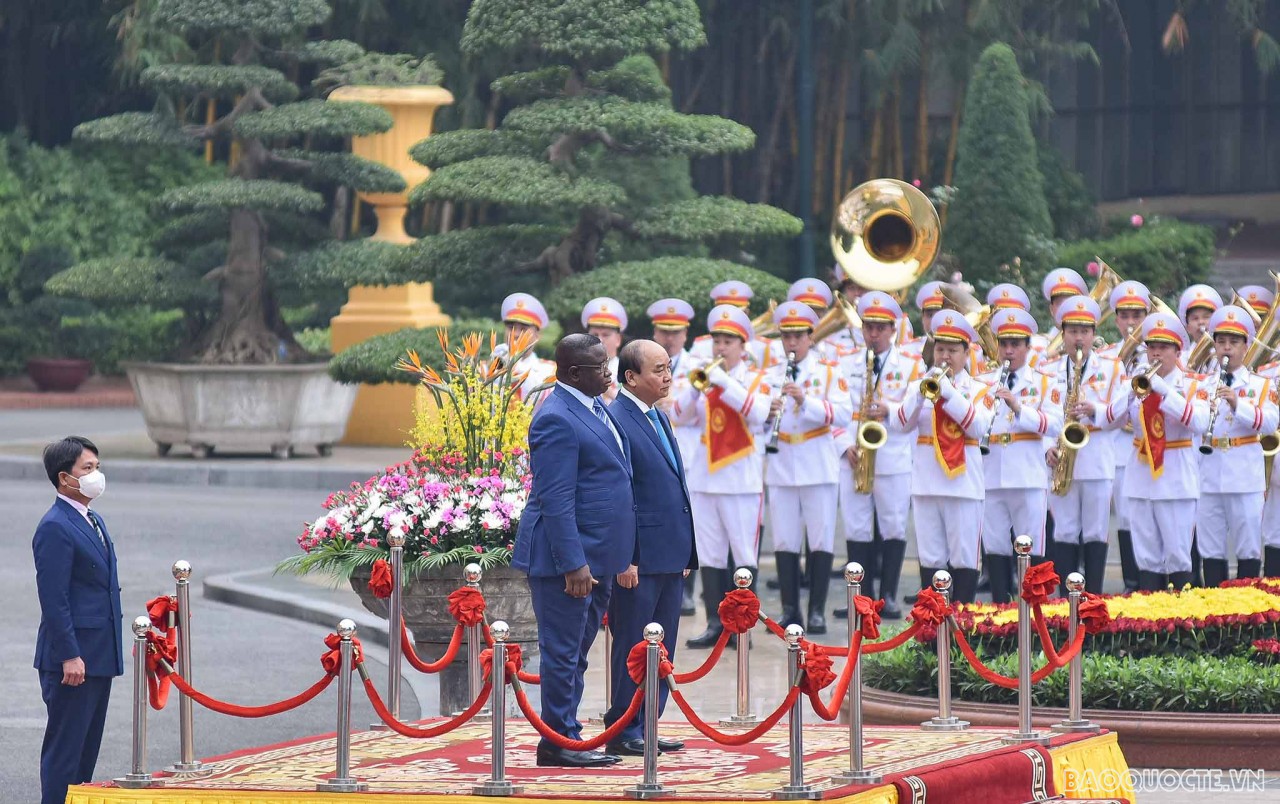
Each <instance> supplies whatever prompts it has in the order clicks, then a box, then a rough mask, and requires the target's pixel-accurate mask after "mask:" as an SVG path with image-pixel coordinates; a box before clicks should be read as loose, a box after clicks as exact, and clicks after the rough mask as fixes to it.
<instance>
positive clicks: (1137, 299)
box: [1099, 282, 1151, 592]
mask: <svg viewBox="0 0 1280 804" xmlns="http://www.w3.org/2000/svg"><path fill="white" fill-rule="evenodd" d="M1108 303H1109V304H1110V305H1111V311H1112V313H1113V314H1114V315H1115V322H1116V329H1117V330H1118V331H1119V332H1120V340H1118V341H1116V342H1115V343H1113V344H1110V345H1108V346H1107V347H1106V348H1104V349H1102V350H1101V351H1100V352H1099V355H1101V356H1102V357H1105V358H1115V359H1119V357H1120V352H1121V350H1122V349H1123V348H1124V346H1125V342H1126V341H1127V339H1128V338H1129V335H1130V333H1132V334H1133V337H1134V338H1138V337H1139V336H1140V335H1141V332H1142V329H1141V328H1142V320H1143V319H1144V318H1146V317H1147V315H1148V314H1149V313H1150V312H1151V291H1149V290H1147V286H1146V285H1144V284H1142V283H1141V282H1122V283H1120V284H1119V285H1117V286H1116V287H1115V288H1114V289H1113V290H1112V291H1111V296H1110V298H1109V299H1108ZM1146 362H1147V347H1146V346H1144V345H1143V344H1142V343H1138V344H1137V346H1136V347H1135V348H1134V349H1133V353H1132V355H1131V356H1129V357H1128V359H1127V362H1125V364H1124V368H1125V372H1126V373H1127V374H1132V373H1133V372H1132V367H1133V366H1136V365H1138V364H1139V363H1146ZM1112 438H1113V440H1114V444H1115V453H1116V455H1115V458H1116V477H1115V480H1114V481H1113V482H1112V484H1111V504H1112V506H1113V507H1114V508H1115V518H1116V543H1117V546H1118V547H1119V548H1120V574H1121V576H1122V577H1123V578H1124V590H1125V591H1126V592H1136V591H1137V590H1138V562H1137V561H1136V560H1135V559H1134V557H1133V534H1132V533H1131V532H1130V530H1129V506H1128V498H1127V497H1125V492H1124V472H1125V467H1127V466H1128V465H1129V462H1130V461H1131V460H1132V459H1133V422H1130V421H1126V422H1125V423H1124V426H1123V427H1121V428H1120V429H1117V430H1115V431H1114V434H1113V435H1112Z"/></svg>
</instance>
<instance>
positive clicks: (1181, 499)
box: [1108, 369, 1209, 574]
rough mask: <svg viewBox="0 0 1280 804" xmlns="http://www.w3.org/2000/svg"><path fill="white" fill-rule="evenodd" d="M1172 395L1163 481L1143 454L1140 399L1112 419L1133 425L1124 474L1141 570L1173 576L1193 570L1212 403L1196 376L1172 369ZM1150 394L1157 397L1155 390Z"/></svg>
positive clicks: (1121, 406) (1129, 398)
mask: <svg viewBox="0 0 1280 804" xmlns="http://www.w3.org/2000/svg"><path fill="white" fill-rule="evenodd" d="M1165 382H1166V383H1167V384H1168V385H1169V393H1168V394H1166V395H1165V396H1164V397H1163V398H1161V400H1160V411H1161V412H1163V413H1164V442H1165V445H1164V449H1165V451H1164V465H1163V468H1162V469H1161V470H1160V473H1159V477H1156V476H1155V472H1154V471H1153V470H1152V468H1151V466H1150V462H1149V460H1148V458H1147V456H1146V454H1145V452H1144V451H1143V449H1142V442H1143V435H1142V430H1143V428H1142V424H1141V420H1142V417H1141V408H1142V400H1141V399H1140V398H1139V397H1137V396H1136V395H1132V394H1129V395H1126V396H1125V397H1123V398H1118V399H1117V400H1116V402H1115V403H1113V404H1112V406H1111V407H1110V408H1109V409H1108V415H1109V416H1114V417H1119V418H1124V417H1127V418H1128V419H1129V420H1130V421H1132V422H1133V425H1134V434H1135V438H1134V441H1135V442H1136V443H1135V446H1138V447H1139V448H1138V449H1137V450H1135V451H1134V457H1133V459H1132V460H1131V461H1130V463H1129V467H1128V468H1127V469H1126V470H1125V475H1124V483H1125V492H1126V494H1127V495H1128V497H1129V527H1130V529H1131V530H1132V531H1133V552H1134V558H1135V559H1136V560H1137V562H1138V569H1139V570H1141V571H1143V572H1154V573H1157V574H1169V573H1174V572H1187V573H1189V572H1190V571H1191V535H1192V532H1193V529H1194V528H1195V521H1196V500H1197V498H1198V497H1199V496H1200V466H1199V460H1198V458H1199V453H1198V452H1197V450H1196V447H1197V446H1198V445H1199V443H1200V436H1201V435H1203V433H1204V431H1205V430H1206V429H1207V428H1208V426H1209V403H1208V400H1207V396H1206V394H1205V393H1204V391H1203V389H1201V388H1200V386H1199V382H1198V381H1197V380H1196V379H1195V377H1194V375H1188V374H1186V373H1185V372H1183V371H1182V370H1181V369H1174V370H1173V372H1172V373H1171V374H1170V375H1169V376H1168V377H1166V378H1165ZM1152 393H1155V392H1154V391H1153V392H1152Z"/></svg>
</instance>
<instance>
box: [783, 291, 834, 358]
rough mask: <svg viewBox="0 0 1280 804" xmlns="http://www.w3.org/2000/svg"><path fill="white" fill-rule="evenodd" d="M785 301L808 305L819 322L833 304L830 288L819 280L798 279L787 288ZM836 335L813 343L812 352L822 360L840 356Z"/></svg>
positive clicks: (784, 352) (784, 351)
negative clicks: (814, 351)
mask: <svg viewBox="0 0 1280 804" xmlns="http://www.w3.org/2000/svg"><path fill="white" fill-rule="evenodd" d="M787 301H789V302H800V303H802V304H807V305H809V307H810V308H811V309H812V310H813V312H814V313H815V314H816V315H817V316H818V318H819V320H821V318H822V316H823V315H825V314H826V312H827V311H828V310H830V309H831V305H833V304H835V297H834V296H833V295H832V293H831V288H830V287H828V286H827V283H826V282H823V281H822V280H821V279H813V278H809V279H798V280H796V281H795V282H792V283H791V287H789V288H787ZM838 335H839V333H837V334H836V335H834V336H832V337H830V338H828V339H827V340H825V341H823V342H822V343H815V344H814V345H813V348H814V350H816V351H817V353H818V355H819V356H820V357H821V358H822V359H823V360H835V359H837V358H838V357H839V356H840V354H841V347H840V346H839V345H837V343H836V342H835V341H836V338H837V336H838ZM844 343H845V344H846V345H847V344H848V343H849V341H848V338H847V330H846V340H845V341H844ZM782 354H783V355H785V354H786V350H785V349H783V350H782Z"/></svg>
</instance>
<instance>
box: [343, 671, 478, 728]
mask: <svg viewBox="0 0 1280 804" xmlns="http://www.w3.org/2000/svg"><path fill="white" fill-rule="evenodd" d="M364 691H365V694H367V695H368V696H369V703H371V704H373V711H374V712H375V713H376V714H377V715H378V719H379V720H381V721H382V722H383V723H385V724H387V728H389V729H391V730H392V731H394V732H395V733H396V734H399V735H401V736H403V737H413V738H415V739H429V738H432V737H439V736H440V735H442V734H448V733H449V732H451V731H453V730H454V729H456V728H458V727H459V726H461V725H463V724H464V723H466V722H467V721H468V720H470V719H471V718H473V717H475V716H476V713H477V712H479V711H480V710H481V709H483V708H484V705H485V703H487V702H488V700H489V693H490V692H492V691H493V682H492V681H491V680H489V679H485V682H484V686H483V687H481V688H480V694H479V695H477V696H476V699H475V700H474V701H472V702H471V705H470V706H468V707H467V708H466V710H465V711H463V712H461V713H459V714H457V715H455V716H454V717H451V718H449V719H448V720H447V721H445V722H444V723H441V724H439V725H436V726H429V727H427V728H425V729H420V728H417V727H416V726H408V725H405V724H404V723H401V722H400V721H399V720H397V719H396V718H394V717H393V716H392V715H391V712H389V711H388V710H387V706H386V704H384V703H383V702H382V696H381V695H379V694H378V688H377V687H375V686H374V684H373V679H370V678H368V677H365V679H364Z"/></svg>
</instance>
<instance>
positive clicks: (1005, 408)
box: [982, 365, 1062, 556]
mask: <svg viewBox="0 0 1280 804" xmlns="http://www.w3.org/2000/svg"><path fill="white" fill-rule="evenodd" d="M999 380H1000V373H999V372H995V373H992V374H989V375H986V376H984V377H983V378H982V381H983V382H985V383H988V384H990V385H991V386H992V391H991V393H992V394H994V393H995V392H996V391H997V390H999V388H998V383H999ZM1009 380H1010V381H1011V383H1012V384H1011V385H1009V386H1008V387H1009V389H1010V390H1011V391H1012V392H1013V394H1014V396H1016V397H1017V398H1018V405H1019V407H1020V410H1019V412H1018V413H1016V414H1015V413H1014V412H1013V409H1012V408H1010V407H1009V405H1008V404H1006V403H1005V402H1004V401H1003V400H1001V399H999V398H996V400H995V407H994V408H993V416H994V421H993V423H992V425H991V441H990V449H991V452H990V453H989V454H988V455H987V456H986V457H984V458H983V460H982V472H983V476H984V479H985V481H986V490H987V494H986V503H985V506H984V508H983V522H982V546H983V548H984V549H985V550H986V551H987V552H988V553H992V554H995V555H1002V556H1011V555H1013V540H1012V539H1011V538H1010V535H1011V534H1024V533H1025V534H1027V535H1028V536H1030V537H1031V538H1032V547H1031V553H1032V555H1038V556H1042V555H1044V523H1045V510H1046V507H1047V506H1048V491H1047V489H1048V485H1049V473H1048V468H1047V466H1046V465H1045V460H1044V453H1045V445H1046V444H1052V443H1053V441H1055V440H1056V439H1057V438H1058V434H1059V433H1060V432H1062V405H1061V404H1060V403H1055V402H1054V401H1053V393H1052V389H1053V387H1054V384H1055V383H1056V382H1057V378H1055V377H1053V376H1051V375H1048V374H1045V373H1043V372H1040V371H1036V370H1035V369H1033V368H1031V366H1030V365H1024V366H1023V367H1022V368H1020V369H1018V370H1017V371H1014V372H1011V374H1010V376H1009Z"/></svg>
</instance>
